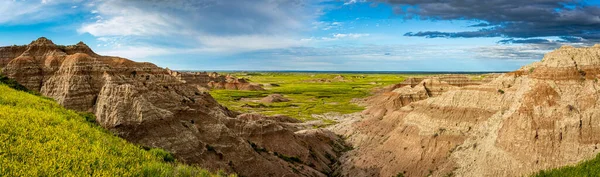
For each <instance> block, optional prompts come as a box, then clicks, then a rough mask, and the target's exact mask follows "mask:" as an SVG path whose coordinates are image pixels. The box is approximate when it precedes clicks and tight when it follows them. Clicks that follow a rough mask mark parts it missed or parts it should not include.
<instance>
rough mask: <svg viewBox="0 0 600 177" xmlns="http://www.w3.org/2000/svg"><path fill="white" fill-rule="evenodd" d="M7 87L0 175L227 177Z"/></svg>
mask: <svg viewBox="0 0 600 177" xmlns="http://www.w3.org/2000/svg"><path fill="white" fill-rule="evenodd" d="M8 84H9V85H10V86H11V87H15V88H21V87H19V86H18V84H15V83H12V82H9V83H8ZM11 87H9V86H8V85H6V84H4V82H3V81H0V176H225V174H222V173H218V174H215V173H211V172H209V171H207V170H204V169H201V168H198V167H193V166H187V165H182V164H179V163H177V162H175V160H174V158H173V157H172V154H170V153H168V152H166V151H164V150H161V149H148V150H144V149H142V148H140V147H139V146H137V145H134V144H131V143H128V142H127V141H125V140H123V139H121V138H119V137H117V136H115V135H113V134H112V133H110V132H108V131H106V130H104V129H102V128H101V127H99V126H97V125H96V124H95V123H94V121H93V120H94V119H92V118H90V116H93V115H90V114H81V113H77V112H75V111H71V110H67V109H65V108H63V107H62V106H60V105H59V104H57V103H55V102H54V101H53V100H51V99H48V98H43V97H40V96H36V95H33V94H30V91H27V90H25V89H20V90H23V91H18V90H15V89H13V88H11Z"/></svg>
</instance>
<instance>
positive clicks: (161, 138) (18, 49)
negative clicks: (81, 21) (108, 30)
mask: <svg viewBox="0 0 600 177" xmlns="http://www.w3.org/2000/svg"><path fill="white" fill-rule="evenodd" d="M0 61H3V62H2V63H1V64H2V65H0V67H3V68H2V73H3V74H5V75H6V76H7V77H9V78H11V79H14V80H16V81H17V82H18V83H20V84H22V85H23V86H25V87H26V88H28V89H30V90H33V91H36V92H39V93H41V94H42V95H44V96H46V97H49V98H52V99H54V100H56V101H57V102H58V103H59V104H60V105H62V106H64V107H66V108H68V109H73V110H77V111H85V112H90V113H93V114H94V115H95V116H96V121H97V122H98V123H99V125H100V126H102V127H103V128H105V129H107V130H109V131H111V132H113V133H115V134H117V135H118V136H119V137H122V138H123V139H125V140H127V141H129V142H132V143H134V144H138V145H143V146H147V147H152V148H161V149H165V150H167V151H169V152H172V153H173V154H174V156H175V158H176V159H177V160H179V161H180V162H182V163H186V164H192V165H198V166H201V167H203V168H205V169H209V170H225V171H227V172H231V173H236V174H239V175H240V176H265V175H266V176H327V174H329V173H332V172H333V168H334V165H335V164H336V160H337V157H339V155H340V154H341V151H342V150H343V149H345V146H344V144H343V141H342V140H341V139H340V138H339V137H338V136H335V134H333V133H332V132H330V131H327V130H304V129H303V128H302V125H301V123H299V122H297V121H296V120H294V119H290V118H287V117H268V116H261V115H250V114H240V113H237V112H234V111H231V110H229V109H228V108H226V107H224V106H222V105H220V104H219V103H217V101H215V100H214V99H213V97H212V96H211V95H210V94H208V93H206V92H204V91H203V90H202V89H200V88H198V87H197V86H195V85H194V84H189V83H186V82H184V81H182V80H181V79H179V78H177V77H175V76H173V75H172V72H171V71H169V70H167V69H164V68H161V67H158V66H156V65H154V64H152V63H143V62H135V61H131V60H128V59H125V58H120V57H112V56H101V55H98V54H96V53H94V52H93V51H92V49H90V48H89V47H88V46H87V45H86V44H84V43H82V42H80V43H78V44H76V45H68V46H64V45H56V44H54V43H53V42H52V41H50V40H49V39H46V38H43V37H42V38H39V39H37V40H35V41H32V42H31V43H30V44H29V45H24V46H12V47H0ZM265 172H266V174H265Z"/></svg>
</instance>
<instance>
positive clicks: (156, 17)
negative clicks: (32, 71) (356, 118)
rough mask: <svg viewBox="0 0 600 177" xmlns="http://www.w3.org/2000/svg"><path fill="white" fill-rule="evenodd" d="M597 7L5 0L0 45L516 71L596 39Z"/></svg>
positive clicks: (182, 64)
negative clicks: (44, 43) (47, 43)
mask: <svg viewBox="0 0 600 177" xmlns="http://www.w3.org/2000/svg"><path fill="white" fill-rule="evenodd" d="M598 4H600V3H599V2H598V1H585V0H584V1H579V0H544V1H523V2H515V1H510V0H493V1H486V2H483V1H451V0H450V1H444V2H437V1H433V0H423V1H414V0H393V1H392V0H389V1H387V0H373V1H369V0H345V1H328V0H279V1H273V0H247V1H238V0H199V1H196V0H151V1H135V0H134V1H125V0H88V1H85V0H6V1H2V2H0V45H12V44H28V43H30V42H31V41H32V40H34V39H36V38H38V37H41V36H45V37H47V38H49V39H51V40H53V41H54V42H55V43H57V44H75V43H77V42H79V41H83V42H85V43H87V44H88V45H89V46H90V47H92V48H93V49H94V50H95V51H96V52H97V53H99V54H102V55H112V56H121V57H125V58H129V59H132V60H135V61H148V62H153V63H156V64H157V65H159V66H161V67H169V68H172V69H182V70H334V71H336V70H340V71H341V70H354V71H356V70H359V71H509V70H514V69H518V68H519V67H521V66H523V65H526V64H528V63H531V62H533V61H537V60H540V59H541V58H542V57H543V54H544V53H546V52H548V51H551V50H553V49H555V48H557V47H559V46H560V45H574V46H589V45H593V44H594V43H596V42H598V41H599V39H600V8H599V6H598Z"/></svg>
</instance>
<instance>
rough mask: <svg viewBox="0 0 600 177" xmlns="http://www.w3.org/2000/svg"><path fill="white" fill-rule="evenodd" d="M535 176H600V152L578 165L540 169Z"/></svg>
mask: <svg viewBox="0 0 600 177" xmlns="http://www.w3.org/2000/svg"><path fill="white" fill-rule="evenodd" d="M533 176H535V177H563V176H600V154H599V155H597V156H596V158H594V159H591V160H587V161H583V162H581V163H579V164H577V165H573V166H566V167H561V168H557V169H552V170H544V171H540V172H538V173H537V174H535V175H533Z"/></svg>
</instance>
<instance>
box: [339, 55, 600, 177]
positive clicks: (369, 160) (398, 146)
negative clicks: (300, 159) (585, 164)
mask: <svg viewBox="0 0 600 177" xmlns="http://www.w3.org/2000/svg"><path fill="white" fill-rule="evenodd" d="M598 74H600V45H596V46H594V47H588V48H573V47H562V48H560V49H558V50H556V51H553V52H550V53H548V54H546V55H545V57H544V59H543V60H542V61H540V62H536V63H533V64H531V65H529V66H525V67H523V68H521V69H519V70H517V71H514V72H511V73H506V74H503V75H501V76H499V77H498V78H496V79H494V80H492V81H491V82H489V83H485V84H481V85H471V86H464V87H448V86H443V87H440V88H445V90H446V88H448V89H447V91H446V92H443V93H441V94H440V95H439V96H433V97H432V96H429V95H427V94H426V91H424V90H426V89H418V88H417V87H415V88H411V87H409V88H405V89H401V90H394V91H388V92H384V93H381V95H379V96H375V98H378V99H375V100H371V101H372V102H371V103H370V104H371V107H370V108H369V109H368V110H366V111H365V115H363V116H364V119H362V120H359V121H356V122H354V123H352V124H351V125H350V126H348V127H339V126H336V127H333V128H332V129H333V130H334V131H336V132H338V133H341V134H344V136H345V137H347V138H348V141H349V142H351V143H352V144H353V146H354V150H352V151H350V152H349V153H347V154H345V155H344V156H343V157H342V158H341V161H342V166H341V167H340V169H339V171H338V172H339V174H341V175H343V176H395V175H397V174H404V176H426V175H433V176H445V175H456V176H522V175H528V174H531V173H533V172H536V171H538V170H541V169H548V168H555V167H560V166H564V165H569V164H574V163H577V162H579V161H581V160H585V159H589V158H592V157H594V156H595V154H597V153H598V152H599V150H598V143H599V142H600V138H599V137H598V136H596V135H597V133H598V132H600V124H598V123H597V122H598V121H600V117H599V116H598V113H599V112H600V105H599V104H600V99H599V98H600V97H599V96H600V94H599V93H600V91H599V89H600V83H598V79H597V78H598V77H599V75H598ZM420 83H422V82H420ZM419 87H420V86H419ZM425 88H427V87H426V85H425ZM395 92H402V93H405V94H398V93H395ZM398 95H408V96H406V97H407V98H406V99H404V100H411V101H410V103H408V104H405V103H402V102H399V101H398V100H403V99H394V97H398ZM385 97H387V98H389V99H382V98H385ZM421 98H426V99H423V100H420V101H418V100H419V99H421ZM390 100H391V102H390ZM412 100H417V101H412ZM394 101H395V102H394Z"/></svg>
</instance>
